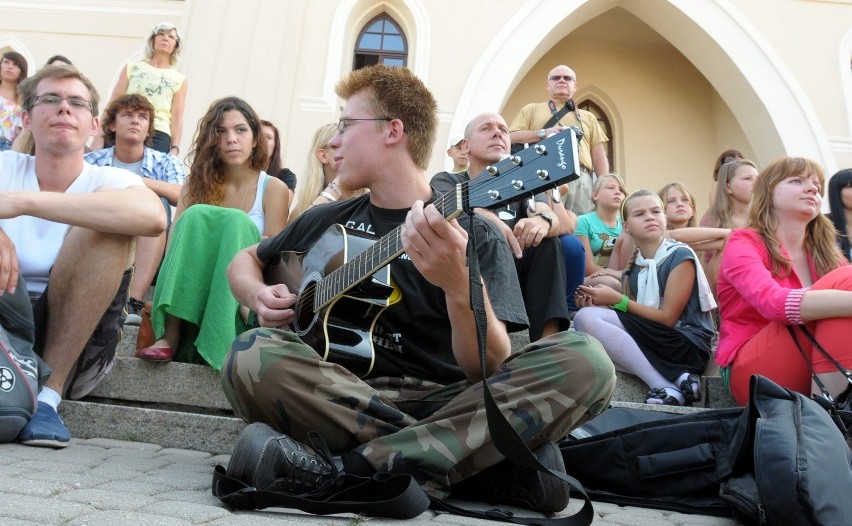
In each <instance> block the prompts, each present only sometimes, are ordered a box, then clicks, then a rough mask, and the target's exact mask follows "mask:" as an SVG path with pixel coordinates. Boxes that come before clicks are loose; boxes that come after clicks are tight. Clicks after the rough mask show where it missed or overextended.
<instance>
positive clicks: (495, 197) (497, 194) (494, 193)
mask: <svg viewBox="0 0 852 526" xmlns="http://www.w3.org/2000/svg"><path fill="white" fill-rule="evenodd" d="M488 197H490V198H491V199H493V200H495V201H497V200H498V199H500V192H498V191H497V190H488Z"/></svg>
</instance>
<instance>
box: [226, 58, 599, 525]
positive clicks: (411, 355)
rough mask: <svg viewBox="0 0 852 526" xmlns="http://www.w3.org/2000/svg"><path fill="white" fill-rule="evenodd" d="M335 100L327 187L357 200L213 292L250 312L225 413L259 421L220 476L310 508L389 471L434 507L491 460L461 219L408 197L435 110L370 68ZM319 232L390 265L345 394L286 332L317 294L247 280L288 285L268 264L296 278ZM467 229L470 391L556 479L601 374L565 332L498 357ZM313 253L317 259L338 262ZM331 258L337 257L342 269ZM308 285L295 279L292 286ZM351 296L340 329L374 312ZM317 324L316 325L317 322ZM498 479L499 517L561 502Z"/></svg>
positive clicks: (497, 257)
mask: <svg viewBox="0 0 852 526" xmlns="http://www.w3.org/2000/svg"><path fill="white" fill-rule="evenodd" d="M336 92H337V94H338V95H339V96H340V97H342V98H343V99H346V101H347V102H346V105H345V107H344V109H343V112H342V117H341V119H340V123H339V127H338V133H337V134H336V135H335V136H334V137H333V138H332V140H331V143H330V146H331V147H333V148H334V149H335V150H336V153H335V158H334V160H335V164H336V168H337V173H338V177H339V182H340V184H342V185H343V186H344V187H346V188H368V189H369V190H370V192H369V193H368V194H365V195H363V196H361V197H357V198H354V199H350V200H347V201H343V202H338V203H331V204H328V205H323V206H320V207H314V208H311V209H310V210H308V211H307V212H306V213H305V214H304V215H302V216H301V217H299V219H298V220H296V221H295V222H293V223H292V224H291V225H289V226H288V227H287V228H286V229H285V230H284V231H283V232H281V233H280V234H278V235H277V236H275V237H273V238H270V239H267V240H264V241H263V242H261V243H260V244H259V245H257V246H253V247H250V248H248V249H245V250H243V251H242V252H240V253H239V254H238V255H237V256H236V257H235V258H234V260H233V261H232V263H231V265H230V267H229V269H228V276H229V279H230V282H231V288H232V290H233V291H234V294H235V296H236V297H237V299H238V300H239V301H240V303H242V304H244V305H247V306H249V307H250V308H251V309H252V310H253V311H254V312H256V313H257V317H258V322H259V325H260V328H258V329H254V330H251V331H248V332H246V333H244V334H243V335H241V336H240V337H239V338H238V339H237V341H235V342H234V345H233V346H232V348H231V351H230V353H229V354H228V356H227V357H226V359H225V363H224V366H223V371H222V372H223V375H222V384H223V387H224V390H225V393H226V395H227V396H228V399H229V400H230V402H231V405H232V406H233V408H234V411H235V412H236V414H237V415H239V416H240V417H241V418H243V419H244V420H246V421H247V422H261V423H262V424H253V425H250V426H248V427H247V428H246V430H245V431H244V432H243V434H242V435H241V436H240V438H239V440H238V442H237V444H236V446H235V449H234V455H233V456H232V458H231V462H230V464H229V466H228V475H230V476H231V477H234V478H237V479H240V480H242V481H243V482H245V483H246V484H248V485H250V486H253V487H255V488H257V489H259V490H261V489H264V488H269V489H274V490H275V491H278V492H283V493H287V494H292V495H302V494H306V493H311V495H312V497H313V498H322V497H323V496H326V495H328V494H330V493H331V492H334V491H337V490H339V489H340V487H341V486H342V485H344V484H345V481H344V477H343V475H344V473H345V474H354V475H360V476H367V477H369V476H371V475H372V474H373V473H375V472H379V471H386V472H393V473H407V474H410V475H412V476H413V477H414V478H415V480H416V481H417V482H418V483H419V484H420V485H421V487H422V488H423V489H424V490H425V491H426V492H427V493H429V494H430V495H433V496H438V497H443V496H446V495H447V494H448V493H449V490H450V486H451V485H452V484H455V483H457V482H460V481H461V480H463V479H466V478H469V477H471V476H473V475H475V474H477V473H478V472H480V471H482V470H484V469H485V468H488V467H489V466H493V465H495V464H497V463H499V462H500V461H501V460H503V456H502V455H501V454H499V453H498V452H497V451H496V449H495V446H494V444H493V442H492V441H491V438H490V436H489V434H488V433H487V431H486V424H485V422H484V419H485V412H484V409H483V405H482V404H483V393H482V387H481V383H477V382H481V380H482V373H481V370H482V369H481V367H480V359H479V353H478V348H477V336H476V329H475V325H474V317H473V314H472V311H471V308H470V298H469V293H470V287H469V284H468V283H469V281H468V268H467V266H466V246H467V241H468V233H469V232H470V228H464V227H463V225H467V223H468V222H469V219H468V218H467V216H465V217H464V218H461V219H460V220H459V221H456V220H455V219H453V220H450V221H448V220H447V219H445V217H444V215H443V214H442V212H440V211H439V210H438V208H436V206H435V203H437V202H438V201H439V199H438V198H436V195H435V194H434V192H433V190H432V188H431V187H430V186H429V185H428V183H427V182H426V176H425V168H426V166H427V163H428V159H429V157H430V154H431V152H432V148H433V145H434V141H435V135H436V127H437V116H436V107H437V104H436V102H435V99H434V98H433V96H432V94H431V93H430V92H429V91H428V89H427V88H426V87H425V85H424V84H423V83H422V81H420V80H419V79H418V78H417V77H415V76H414V75H413V73H411V71H410V70H408V69H407V68H392V67H386V66H383V65H378V66H372V67H368V68H364V69H359V70H357V71H354V72H352V73H350V74H349V75H348V76H347V77H345V78H344V79H343V80H341V81H340V83H339V84H338V85H337V88H336ZM551 157H554V156H551ZM334 224H341V225H344V226H346V227H349V228H350V229H352V230H355V231H361V232H367V233H370V234H373V235H378V236H384V237H382V239H381V240H380V241H379V242H377V243H376V244H375V245H374V246H376V245H382V246H384V245H387V244H393V243H394V242H399V243H401V249H400V250H401V251H404V253H403V254H402V255H401V256H400V257H397V258H395V259H392V258H390V259H392V261H390V263H389V265H385V264H382V265H381V266H383V267H384V266H389V267H390V276H391V280H390V282H391V286H393V287H394V291H395V292H394V293H392V294H390V298H389V299H388V300H387V302H386V303H385V304H383V305H379V306H378V307H379V309H378V310H379V313H378V315H377V317H376V318H375V320H374V323H372V322H371V324H370V329H369V331H368V335H369V339H370V340H371V341H370V342H369V343H370V344H371V345H370V347H372V348H373V349H374V350H375V357H374V363H372V364H371V367H370V368H368V371H369V372H367V373H366V375H365V377H364V378H363V379H361V378H359V377H358V376H357V375H356V374H355V373H353V372H352V371H350V370H349V369H347V368H345V367H343V366H342V365H340V364H338V363H334V361H333V360H329V361H324V360H323V359H322V356H323V355H325V354H326V348H324V347H323V348H318V347H322V344H320V343H314V347H311V346H309V345H307V344H306V343H305V341H307V340H309V339H311V338H308V337H307V335H306V334H305V335H302V336H304V338H300V336H299V335H297V334H296V333H297V332H298V333H300V334H301V331H300V329H299V327H304V326H305V325H306V323H304V322H303V321H300V320H303V318H305V316H304V313H303V312H301V311H302V310H303V309H308V307H304V305H303V303H305V302H304V301H303V300H304V299H305V296H314V297H315V298H316V299H317V303H319V304H320V306H322V304H323V302H324V301H325V299H324V298H325V295H326V292H325V288H326V285H327V283H325V282H320V283H319V284H316V283H313V284H310V285H309V286H306V287H302V289H301V291H300V290H294V289H292V288H288V287H287V286H286V285H284V284H280V283H279V284H267V283H265V282H264V278H263V271H264V269H265V268H266V267H268V266H270V265H271V264H273V263H276V262H277V261H278V260H279V259H280V261H281V263H279V264H280V265H285V266H286V267H287V269H286V270H287V271H288V272H292V273H295V274H301V273H302V269H300V268H295V267H296V265H295V263H293V260H292V259H287V258H284V257H281V258H279V257H278V254H279V253H280V252H281V251H294V252H304V251H306V250H308V249H311V251H310V252H309V253H308V254H307V255H306V256H305V260H304V263H307V260H308V259H309V258H311V257H312V254H314V253H315V252H320V253H322V252H324V251H326V249H325V248H324V247H323V246H322V245H323V243H325V241H324V240H325V239H326V237H325V236H323V233H324V232H325V231H326V230H327V229H328V228H329V227H332V226H333V225H334ZM473 224H474V228H475V239H476V251H477V253H478V259H479V261H480V262H481V274H482V281H483V283H484V296H485V299H484V305H485V314H486V317H487V322H488V323H487V333H486V337H487V339H486V342H487V343H486V352H485V355H486V364H485V368H486V375H487V381H488V383H489V385H490V389H491V390H492V391H493V393H494V398H495V400H496V403H497V405H498V407H499V408H500V411H501V412H502V413H503V414H504V415H505V416H506V417H507V418H508V419H509V422H510V423H511V424H512V426H513V427H514V428H515V429H516V430H517V431H518V433H519V434H520V436H521V437H523V439H524V440H525V441H526V442H527V443H528V444H529V446H530V447H531V448H534V452H535V453H536V455H537V456H538V457H539V458H540V459H541V461H542V463H545V464H547V465H548V467H554V468H556V469H558V468H559V467H560V466H561V464H562V461H561V456H559V451H558V449H556V446H555V444H554V443H553V442H552V441H555V440H559V439H560V438H561V437H563V436H564V435H565V434H566V433H567V432H568V431H569V430H570V429H571V428H573V427H575V426H576V425H578V424H579V423H581V422H582V421H584V420H586V419H587V418H588V417H590V416H594V415H596V414H598V413H600V412H601V411H603V409H604V408H605V407H606V405H607V403H608V401H609V398H610V395H611V393H612V390H613V387H614V385H615V374H614V368H613V365H612V363H611V362H610V361H609V359H608V358H607V356H606V354H605V352H604V351H603V348H602V347H601V346H600V344H599V343H597V342H596V341H595V340H593V339H589V338H588V337H586V336H585V335H581V334H578V333H572V332H563V333H558V334H555V335H553V336H551V337H550V338H546V339H544V340H542V341H539V342H537V343H536V344H534V345H530V346H528V347H526V348H524V349H523V350H521V351H520V352H518V353H515V354H512V355H511V356H510V351H511V345H510V341H509V337H508V333H507V328H511V329H512V330H517V329H519V328H521V327H523V326H525V325H526V316H525V314H524V311H523V307H522V306H521V305H519V303H518V301H517V298H518V297H520V291H519V287H518V283H517V280H516V276H515V272H514V271H513V269H512V255H511V254H510V252H509V250H508V248H507V246H506V244H505V242H504V241H503V237H502V236H501V235H500V234H499V232H498V231H497V230H496V229H495V228H494V227H493V226H491V225H489V223H487V222H485V221H483V220H481V219H479V218H474V220H473ZM318 240H319V241H318ZM312 247H313V248H312ZM370 248H372V247H370ZM328 252H329V255H330V256H331V257H330V258H329V259H331V260H334V259H335V257H336V256H338V255H339V254H337V253H334V252H332V251H330V250H328ZM367 252H369V250H366V251H365V252H364V253H367ZM391 252H392V251H391ZM397 253H399V252H397ZM344 256H345V259H349V256H350V254H344ZM359 256H360V255H359ZM391 256H395V254H393V253H391ZM337 263H338V264H339V261H338V262H337ZM384 263H387V261H385V262H384ZM303 266H304V265H303ZM329 268H331V267H329ZM341 268H343V267H341ZM338 270H340V269H338ZM347 270H348V269H347ZM329 277H330V278H332V279H331V281H332V282H334V281H338V280H344V281H345V279H346V276H337V275H336V274H333V273H332V274H330V276H329ZM310 279H311V275H310V274H309V273H306V274H305V275H303V276H297V281H296V282H297V283H298V282H302V283H305V282H306V281H307V282H310ZM368 281H369V283H367V284H365V285H364V286H363V287H362V288H360V289H358V290H359V293H363V294H361V295H359V294H355V295H354V296H355V298H356V299H352V300H348V301H349V303H348V304H347V308H346V309H343V310H344V311H345V312H343V313H341V314H340V315H342V314H346V313H350V314H352V315H353V318H357V317H359V316H360V315H361V313H359V312H356V311H357V309H356V308H355V307H356V306H357V305H358V304H361V305H362V306H366V307H365V308H366V309H370V310H373V309H374V307H376V305H377V304H378V303H380V302H371V301H359V298H360V299H363V297H362V296H370V291H369V290H367V289H369V288H371V287H372V286H373V283H372V282H373V281H374V280H373V279H372V278H369V279H368ZM365 291H366V292H365ZM350 292H351V290H350ZM297 293H299V297H298V298H297ZM326 299H327V298H326ZM307 303H310V302H307ZM309 306H310V305H309ZM332 316H333V315H329V316H328V317H324V314H323V313H322V312H320V313H319V320H318V322H317V323H319V324H320V325H323V324H324V323H325V322H326V321H329V320H330V319H331V318H332ZM307 318H310V316H307ZM333 325H334V329H333V330H331V329H329V330H326V331H321V332H323V334H324V336H325V337H326V338H327V339H329V340H334V336H335V334H338V333H339V332H344V333H345V334H346V335H348V336H349V337H352V336H353V335H355V334H358V333H357V332H346V331H343V330H342V329H341V327H342V326H343V325H344V323H342V322H335V323H334V324H333ZM293 331H295V332H293ZM312 341H315V342H319V341H321V338H320V339H319V340H316V339H314V340H312ZM350 343H351V342H350ZM353 345H354V344H353ZM518 415H521V416H518ZM313 432H315V433H316V434H318V435H319V436H320V437H321V438H322V441H323V442H325V444H327V448H326V447H323V446H320V447H319V448H316V449H315V448H314V447H308V446H307V445H304V444H303V443H302V442H304V441H306V440H308V439H309V434H311V435H312V436H313V438H314V440H311V445H312V446H315V445H317V441H316V440H315V438H316V435H315V434H314V433H313ZM554 449H555V454H554ZM542 452H544V453H546V454H542ZM545 457H546V458H545ZM504 464H505V463H504ZM504 464H501V466H500V467H499V469H503V470H504V472H505V471H511V470H513V469H514V470H517V475H515V476H513V477H510V480H511V482H506V481H505V480H504V481H503V482H502V484H503V485H504V486H505V485H506V484H511V485H512V488H513V489H514V488H515V487H517V488H518V489H519V492H520V493H526V494H527V495H528V497H526V498H521V499H520V501H518V500H515V501H512V502H513V503H515V504H520V505H524V506H527V507H530V508H532V509H536V510H538V511H543V512H553V511H558V510H561V509H562V508H564V507H565V505H566V504H567V498H568V490H567V487H566V486H565V485H564V484H563V483H562V482H561V481H558V480H557V479H555V478H554V477H551V476H549V475H543V474H538V473H537V472H535V471H532V470H526V469H522V468H516V467H514V466H513V465H508V464H506V465H504ZM557 464H558V465H557ZM550 479H552V480H550ZM482 486H483V490H492V488H493V490H494V491H501V490H502V491H505V489H506V488H505V487H502V488H501V487H498V484H493V485H490V486H488V485H485V484H483V485H482ZM485 486H488V487H485ZM515 493H518V492H515ZM492 497H494V495H489V494H485V493H483V494H482V495H481V496H480V498H482V499H491V498H492ZM495 500H496V499H495Z"/></svg>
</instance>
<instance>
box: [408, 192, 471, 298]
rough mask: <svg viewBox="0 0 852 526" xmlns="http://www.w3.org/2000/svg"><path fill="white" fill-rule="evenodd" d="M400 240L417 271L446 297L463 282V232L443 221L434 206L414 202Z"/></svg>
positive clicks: (464, 269) (465, 239)
mask: <svg viewBox="0 0 852 526" xmlns="http://www.w3.org/2000/svg"><path fill="white" fill-rule="evenodd" d="M400 239H401V241H402V248H403V249H404V250H405V252H406V253H407V254H408V256H409V257H410V258H411V261H412V262H413V263H414V266H415V267H417V270H418V271H420V273H421V274H422V275H423V277H424V278H426V280H427V281H429V283H431V284H433V285H435V286H436V287H440V288H442V289H444V291H445V292H446V293H447V295H448V296H449V295H451V294H452V293H454V292H455V291H457V290H458V289H459V288H462V287H461V286H460V285H461V284H463V283H466V278H467V267H466V266H465V256H466V252H465V251H466V250H467V232H466V231H465V230H464V229H463V228H462V227H461V226H460V225H459V224H458V221H456V220H455V219H453V220H451V221H447V220H446V219H445V218H444V216H443V214H441V212H439V211H438V209H436V208H435V206H433V205H430V206H427V207H424V206H423V201H417V202H415V203H414V205H413V206H412V207H411V211H410V212H409V213H408V216H407V217H406V219H405V223H404V224H403V226H402V230H401V231H400ZM466 290H467V288H466V287H465V292H464V294H463V297H465V298H467V297H468V293H467V292H466Z"/></svg>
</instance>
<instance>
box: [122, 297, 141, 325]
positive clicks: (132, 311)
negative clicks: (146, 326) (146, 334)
mask: <svg viewBox="0 0 852 526" xmlns="http://www.w3.org/2000/svg"><path fill="white" fill-rule="evenodd" d="M144 307H145V303H143V302H141V301H139V300H137V299H136V298H127V306H126V307H125V308H124V310H125V311H126V312H127V317H126V318H125V319H124V324H125V325H128V326H131V327H138V326H139V325H140V324H141V323H142V309H143V308H144Z"/></svg>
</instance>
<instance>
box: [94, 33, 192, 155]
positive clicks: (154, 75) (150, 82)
mask: <svg viewBox="0 0 852 526" xmlns="http://www.w3.org/2000/svg"><path fill="white" fill-rule="evenodd" d="M182 48H183V43H182V41H181V38H180V35H178V32H177V28H176V27H175V26H174V25H172V24H170V23H168V22H163V23H161V24H157V25H156V26H154V28H153V29H152V30H151V35H150V36H149V37H148V43H147V45H146V47H145V59H144V60H140V61H138V62H133V61H131V62H128V63H127V64H126V65H125V66H124V71H122V74H121V76H120V77H119V79H118V84H116V86H115V89H114V90H113V92H112V95H111V96H110V99H109V100H110V102H112V100H113V99H115V98H116V97H118V96H120V95H124V94H132V93H139V94H142V95H144V96H145V98H147V99H148V100H149V101H151V104H153V105H154V110H155V113H154V129H155V130H156V132H155V134H154V140H153V144H152V145H151V146H152V147H153V148H154V149H155V150H159V151H161V152H168V153H171V154H172V155H178V154H180V140H181V136H182V134H183V111H184V106H185V103H186V83H187V81H186V77H185V76H184V75H183V73H180V72H179V71H178V70H176V69H174V68H173V66H174V65H175V64H176V63H177V61H178V57H179V56H180V51H181V49H182ZM108 105H109V104H107V106H108ZM102 140H103V139H102V137H98V138H97V139H96V141H95V144H94V145H93V147H94V148H95V149H96V148H99V147H101V144H102Z"/></svg>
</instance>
